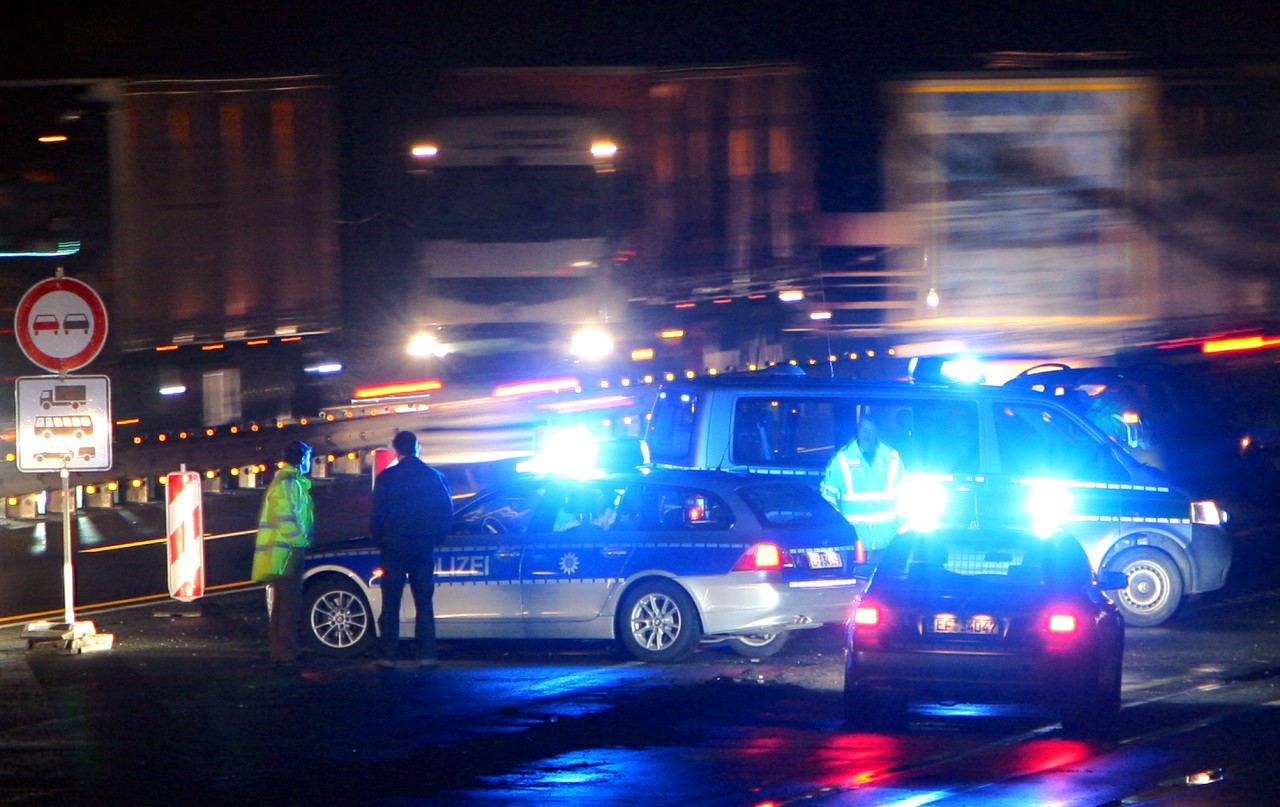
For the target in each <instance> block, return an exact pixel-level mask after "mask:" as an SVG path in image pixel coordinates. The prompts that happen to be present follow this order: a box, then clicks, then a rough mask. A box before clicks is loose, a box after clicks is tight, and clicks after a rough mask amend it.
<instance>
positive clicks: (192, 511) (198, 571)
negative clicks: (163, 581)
mask: <svg viewBox="0 0 1280 807" xmlns="http://www.w3.org/2000/svg"><path fill="white" fill-rule="evenodd" d="M165 501H166V505H165V526H166V528H167V529H168V533H169V596H170V597H173V598H174V599H176V600H181V601H183V602H191V601H192V600H194V599H198V598H200V597H203V596H204V514H203V501H204V497H203V496H202V494H201V490H200V474H198V473H196V472H194V471H179V472H177V473H171V474H169V475H168V484H167V485H165Z"/></svg>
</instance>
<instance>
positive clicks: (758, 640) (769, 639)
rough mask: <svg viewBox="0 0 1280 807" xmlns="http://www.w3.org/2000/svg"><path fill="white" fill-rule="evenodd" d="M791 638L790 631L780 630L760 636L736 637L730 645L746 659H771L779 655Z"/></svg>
mask: <svg viewBox="0 0 1280 807" xmlns="http://www.w3.org/2000/svg"><path fill="white" fill-rule="evenodd" d="M790 638H791V632H790V631H785V630H780V631H778V632H777V633H766V634H761V635H759V636H734V637H732V638H730V639H729V641H728V644H729V648H730V649H731V650H733V652H735V653H737V654H738V655H739V656H743V657H744V658H769V657H771V656H776V655H778V653H779V652H780V651H781V650H782V648H784V647H786V645H787V640H789V639H790Z"/></svg>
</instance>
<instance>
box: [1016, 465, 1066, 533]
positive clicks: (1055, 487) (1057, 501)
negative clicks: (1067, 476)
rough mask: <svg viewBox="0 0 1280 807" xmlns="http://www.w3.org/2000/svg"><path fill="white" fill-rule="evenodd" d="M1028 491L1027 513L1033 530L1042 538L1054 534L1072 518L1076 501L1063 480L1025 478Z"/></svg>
mask: <svg viewBox="0 0 1280 807" xmlns="http://www.w3.org/2000/svg"><path fill="white" fill-rule="evenodd" d="M1023 484H1024V485H1029V486H1030V487H1031V489H1030V490H1029V491H1027V515H1028V516H1030V518H1031V530H1032V532H1034V533H1035V534H1036V535H1038V536H1040V537H1041V538H1048V537H1049V536H1050V535H1053V533H1054V532H1056V531H1057V530H1058V528H1059V527H1061V526H1062V525H1063V524H1065V523H1066V522H1067V521H1069V520H1070V519H1071V513H1072V511H1073V510H1074V509H1075V501H1074V498H1073V497H1072V495H1071V491H1070V490H1068V489H1067V486H1066V484H1065V483H1063V482H1059V481H1056V480H1052V479H1036V480H1023Z"/></svg>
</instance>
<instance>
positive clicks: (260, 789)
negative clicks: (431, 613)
mask: <svg viewBox="0 0 1280 807" xmlns="http://www.w3.org/2000/svg"><path fill="white" fill-rule="evenodd" d="M1276 535H1277V532H1276V531H1275V530H1266V531H1262V532H1256V533H1254V534H1252V535H1248V536H1241V540H1240V541H1238V542H1237V552H1238V554H1237V564H1236V568H1235V569H1233V572H1232V577H1231V580H1230V583H1229V585H1228V587H1227V588H1226V589H1224V590H1223V591H1221V592H1216V593H1213V594H1210V595H1205V596H1203V597H1200V598H1197V599H1195V600H1193V601H1192V602H1189V603H1187V604H1186V605H1185V606H1184V608H1183V609H1182V610H1181V611H1180V612H1179V614H1178V615H1177V616H1176V617H1175V618H1174V620H1173V621H1171V622H1170V623H1167V624H1166V625H1164V626H1161V627H1160V628H1155V629H1147V630H1130V631H1129V632H1128V637H1127V647H1126V659H1125V678H1124V711H1123V713H1122V715H1121V719H1120V722H1119V724H1118V726H1117V735H1116V736H1115V737H1113V738H1111V739H1110V740H1105V741H1091V742H1085V741H1080V740H1073V739H1068V738H1065V737H1063V736H1062V735H1061V732H1060V731H1058V729H1057V727H1056V724H1055V723H1054V722H1053V718H1052V717H1051V716H1046V715H1044V714H1038V713H1036V712H1034V711H1031V710H1005V711H989V712H986V713H983V714H979V715H976V716H975V715H973V714H968V713H966V712H964V711H963V710H957V709H955V708H952V707H941V708H938V709H934V710H932V711H931V710H928V709H924V710H918V712H917V713H916V714H915V715H914V716H913V720H912V723H911V726H910V728H909V730H907V731H903V732H894V733H888V734H874V733H856V732H851V731H849V730H848V729H846V728H845V727H844V726H843V725H842V724H841V722H840V718H839V715H840V698H841V692H840V688H841V681H842V666H841V654H840V649H839V641H838V639H839V637H838V634H837V633H836V632H835V631H832V630H829V629H823V630H817V631H806V632H802V633H799V634H797V635H796V637H795V638H794V639H793V640H792V642H791V644H790V645H789V646H788V647H787V648H786V649H785V650H784V651H783V653H782V654H780V655H779V656H777V657H775V658H773V659H765V660H760V661H752V660H749V659H744V658H742V657H740V656H737V655H736V654H734V653H732V652H731V651H729V650H728V649H727V648H725V647H722V646H707V647H704V648H702V649H701V650H700V651H699V652H698V653H696V654H695V655H694V656H693V658H692V659H691V660H689V661H687V662H684V663H679V664H671V665H645V664H641V663H639V662H635V661H632V660H630V658H629V657H627V656H625V655H623V654H621V653H620V652H619V651H617V650H616V649H615V648H613V647H612V646H611V645H609V644H607V643H571V642H489V643H484V642H452V641H446V642H442V643H441V655H442V664H441V666H440V667H439V668H438V669H435V670H418V669H416V668H412V667H404V668H397V669H393V670H378V669H375V668H374V667H373V666H372V663H371V659H369V658H363V659H356V660H351V661H338V660H330V659H323V658H309V659H308V662H307V664H306V666H305V668H304V670H303V671H302V672H301V673H299V674H293V675H280V674H276V673H274V672H273V671H272V669H271V666H270V665H269V663H268V661H267V658H266V652H265V634H266V612H265V605H264V603H263V597H262V592H261V591H260V590H258V589H249V590H242V591H236V592H232V593H228V594H222V595H218V596H211V597H207V598H205V600H203V601H201V603H200V608H199V615H198V616H181V617H173V616H160V615H157V614H162V613H170V612H173V611H174V610H184V609H175V608H172V607H168V606H162V605H145V606H140V607H133V608H128V609H121V610H113V611H108V612H100V613H88V614H81V615H80V617H81V618H82V619H91V620H92V621H93V622H94V623H95V624H96V625H97V627H98V630H99V631H100V632H103V633H111V634H113V635H114V637H115V645H114V647H113V649H111V650H110V651H104V652H98V653H84V654H78V655H76V654H66V653H63V652H59V651H58V650H57V648H56V647H54V646H52V645H44V644H42V645H38V646H36V647H35V648H32V649H30V650H29V649H28V648H27V644H26V642H25V641H24V640H22V639H21V634H20V631H21V629H20V628H17V627H11V628H3V629H0V804H21V805H150V804H156V805H173V804H182V805H247V804H252V805H274V804H282V805H283V804H288V805H301V804H314V805H329V804H340V805H376V806H377V807H382V806H383V805H433V804H468V805H470V804H485V805H491V804H506V805H535V804H536V805H538V807H548V805H570V804H573V805H576V804H583V803H591V804H601V805H644V806H645V807H653V806H654V805H726V806H728V805H766V804H767V805H788V804H803V805H806V807H809V806H810V805H818V804H822V805H828V804H838V805H855V804H859V805H861V804H896V805H905V804H930V805H943V806H944V807H956V806H957V805H976V804H981V805H991V804H1010V805H1014V804H1038V803H1054V804H1058V805H1081V806H1082V807H1093V806H1095V805H1118V804H1144V805H1146V804H1177V805H1183V804H1213V805H1221V804H1241V805H1254V804H1261V803H1273V802H1274V801H1275V799H1276V798H1277V797H1280V788H1277V787H1276V786H1275V785H1274V776H1273V775H1272V773H1271V771H1273V770H1274V769H1275V768H1276V766H1278V765H1280V746H1276V744H1274V743H1272V742H1270V741H1269V739H1268V738H1269V737H1270V733H1271V726H1272V725H1274V721H1275V716H1276V711H1277V708H1280V690H1278V689H1277V682H1278V681H1280V631H1278V630H1277V629H1276V626H1277V625H1278V624H1280V542H1277V541H1276V540H1275V536H1276ZM1215 771H1217V772H1223V771H1225V773H1215ZM1198 776H1203V777H1204V778H1206V779H1207V781H1208V784H1206V785H1197V786H1195V787H1192V786H1191V785H1189V784H1188V782H1189V781H1191V780H1190V779H1188V777H1192V778H1195V777H1198Z"/></svg>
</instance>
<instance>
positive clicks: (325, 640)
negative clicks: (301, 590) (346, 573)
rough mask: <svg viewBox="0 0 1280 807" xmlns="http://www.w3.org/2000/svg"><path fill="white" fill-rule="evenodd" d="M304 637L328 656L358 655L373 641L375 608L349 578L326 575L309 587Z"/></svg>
mask: <svg viewBox="0 0 1280 807" xmlns="http://www.w3.org/2000/svg"><path fill="white" fill-rule="evenodd" d="M306 591H307V593H306V599H305V606H304V612H303V613H305V614H306V619H305V622H304V624H305V625H306V629H305V633H304V638H305V641H306V643H307V644H308V645H310V646H311V647H313V648H315V649H316V650H317V651H318V652H320V653H322V654H324V655H327V656H339V657H350V656H358V655H360V654H361V653H364V652H365V651H366V650H368V649H369V647H370V645H372V644H373V641H374V634H375V630H374V623H373V609H372V608H370V607H369V603H368V602H367V601H366V600H365V598H364V594H363V593H362V592H361V591H360V587H359V586H357V585H356V584H355V583H353V582H351V581H350V580H344V579H342V578H337V577H333V578H327V579H321V580H320V581H318V582H316V583H313V584H311V585H309V586H308V587H307V590H306Z"/></svg>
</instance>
